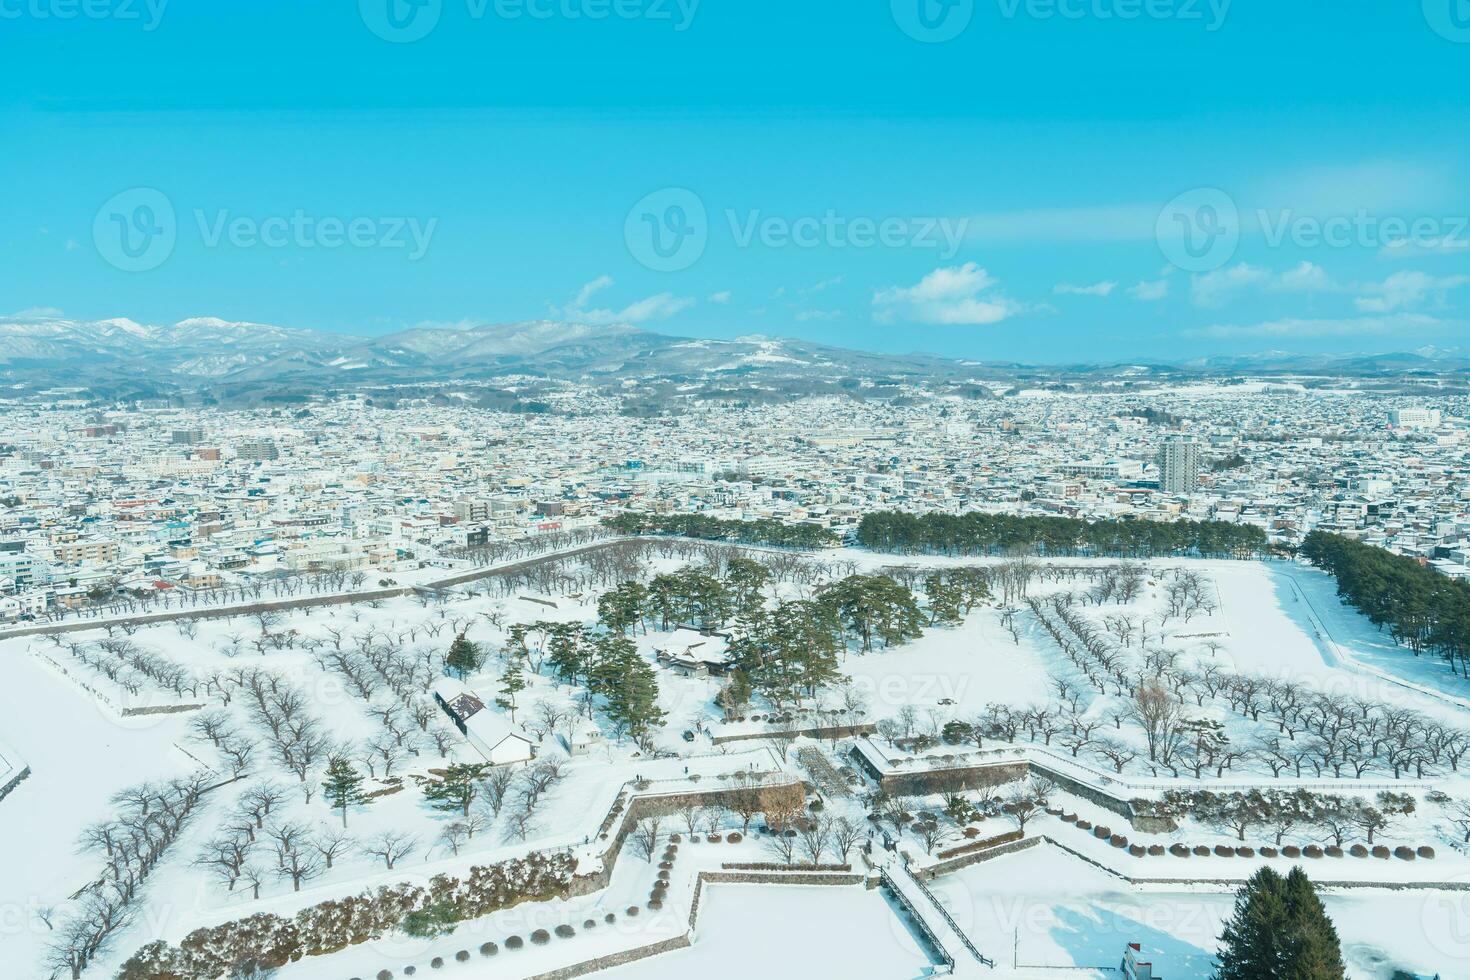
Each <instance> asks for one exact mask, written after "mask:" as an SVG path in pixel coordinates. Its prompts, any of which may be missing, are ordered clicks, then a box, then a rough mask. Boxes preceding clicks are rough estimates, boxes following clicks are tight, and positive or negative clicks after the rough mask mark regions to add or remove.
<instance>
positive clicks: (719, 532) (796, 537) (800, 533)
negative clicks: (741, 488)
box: [602, 511, 841, 548]
mask: <svg viewBox="0 0 1470 980" xmlns="http://www.w3.org/2000/svg"><path fill="white" fill-rule="evenodd" d="M602 524H603V526H604V527H607V528H610V529H612V530H614V531H617V532H619V533H621V534H674V535H678V536H680V537H685V538H700V539H702V540H706V541H735V542H738V543H740V544H758V545H771V546H774V547H778V548H830V547H833V546H835V545H837V544H840V543H841V541H840V540H839V538H838V537H837V535H836V534H835V533H833V532H832V531H831V530H830V529H828V528H825V527H821V526H820V525H817V524H786V523H784V522H782V521H778V520H775V519H773V518H769V517H763V518H760V519H758V520H754V521H732V520H724V519H722V518H718V517H709V516H708V515H705V514H648V513H634V512H632V511H629V512H626V513H622V514H616V515H614V516H612V517H606V518H604V519H603V521H602Z"/></svg>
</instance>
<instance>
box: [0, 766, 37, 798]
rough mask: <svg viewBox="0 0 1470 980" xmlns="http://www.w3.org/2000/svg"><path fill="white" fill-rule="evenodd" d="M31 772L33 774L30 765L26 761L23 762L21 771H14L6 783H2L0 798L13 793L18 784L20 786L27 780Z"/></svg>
mask: <svg viewBox="0 0 1470 980" xmlns="http://www.w3.org/2000/svg"><path fill="white" fill-rule="evenodd" d="M30 774H31V767H30V766H28V765H25V764H24V763H22V764H21V769H20V772H18V773H14V774H13V775H11V777H10V778H9V779H7V780H6V781H5V783H4V785H0V800H3V799H5V797H7V796H9V795H10V794H11V792H12V791H13V790H14V789H15V788H16V787H17V786H19V785H20V784H21V783H23V782H24V781H25V779H26V777H27V776H29V775H30Z"/></svg>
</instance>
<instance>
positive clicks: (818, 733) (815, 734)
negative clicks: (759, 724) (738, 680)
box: [712, 722, 878, 745]
mask: <svg viewBox="0 0 1470 980" xmlns="http://www.w3.org/2000/svg"><path fill="white" fill-rule="evenodd" d="M877 730H878V726H877V725H874V724H871V723H869V722H863V723H862V724H860V725H831V726H828V727H826V728H820V727H818V728H793V729H781V728H773V729H771V730H769V731H763V732H749V733H746V734H743V735H717V736H716V737H715V738H714V739H712V741H713V742H714V744H715V745H720V744H722V743H724V742H745V741H749V740H750V739H753V738H777V737H780V736H782V735H784V736H787V737H789V738H796V737H798V736H805V737H807V738H814V739H817V740H818V741H822V740H828V741H830V740H835V739H840V738H853V737H856V736H860V735H872V734H873V733H874V732H876V731H877Z"/></svg>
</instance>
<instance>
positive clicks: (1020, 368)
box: [0, 316, 1470, 394]
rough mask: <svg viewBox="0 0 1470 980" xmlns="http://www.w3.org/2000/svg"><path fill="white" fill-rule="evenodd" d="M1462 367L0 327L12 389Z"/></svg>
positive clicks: (1452, 359) (481, 328) (1409, 361)
mask: <svg viewBox="0 0 1470 980" xmlns="http://www.w3.org/2000/svg"><path fill="white" fill-rule="evenodd" d="M1467 371H1470V356H1467V354H1466V353H1465V352H1463V351H1458V350H1442V349H1423V350H1419V351H1414V352H1405V353H1388V354H1336V355H1300V354H1292V353H1287V352H1276V351H1272V352H1265V353H1261V354H1254V355H1243V356H1230V357H1211V358H1205V359H1200V360H1194V361H1186V362H1180V363H1167V362H1156V363H1147V362H1128V363H1119V364H1073V365H1050V366H1036V365H1023V364H1016V363H1010V362H980V361H974V360H957V359H950V358H943V357H938V356H934V355H928V354H908V355H895V354H877V353H871V352H865V351H858V350H850V349H846V348H840V347H830V346H825V345H822V344H815V343H810V342H807V341H802V340H791V339H781V338H769V337H743V338H739V339H736V340H696V339H691V338H687V337H677V336H670V335H666V334H660V333H654V332H651V331H647V330H642V329H639V328H637V327H633V326H629V325H626V324H613V325H592V324H585V323H565V322H557V321H549V320H540V321H531V322H525V323H495V324H483V325H474V326H464V327H418V328H413V329H409V330H403V331H400V332H398V333H393V334H388V335H386V336H382V337H356V336H349V335H343V334H334V333H326V332H321V331H313V330H299V329H290V328H285V327H277V326H272V325H269V324H262V323H248V322H243V323H242V322H231V321H226V320H221V319H218V318H214V317H194V318H191V319H188V320H181V321H180V322H178V323H175V324H171V325H166V326H156V325H147V324H140V323H137V322H135V321H133V320H129V319H125V318H117V319H109V320H97V321H77V320H69V319H64V318H61V317H47V316H37V317H29V318H20V317H9V318H0V379H5V380H7V381H9V382H10V383H11V384H12V386H14V385H16V384H20V385H21V386H22V387H39V386H45V385H52V386H56V385H67V386H77V387H85V388H88V389H89V390H92V391H95V392H107V391H110V392H112V393H114V394H116V393H118V392H122V391H132V390H137V391H139V392H146V391H149V390H154V391H160V392H162V391H169V390H203V389H209V388H218V387H224V388H230V389H235V390H240V389H242V388H246V389H248V388H252V387H255V386H264V387H266V388H271V387H276V386H287V387H294V386H297V385H299V384H301V383H303V382H309V383H310V384H311V385H312V386H313V387H314V388H316V389H318V390H320V389H321V388H324V387H332V388H350V387H357V386H363V385H389V384H413V383H423V382H434V381H456V380H463V381H468V380H487V379H494V378H497V377H508V376H512V375H516V376H526V375H529V376H533V377H541V378H548V379H578V380H583V381H591V382H594V383H595V382H598V381H606V382H609V383H617V382H621V381H623V380H628V379H667V380H673V381H679V380H694V381H700V382H703V383H712V384H722V385H747V386H748V385H753V384H759V383H766V382H782V383H783V387H785V388H787V389H788V390H789V389H790V386H791V385H792V384H793V383H799V382H813V383H816V382H833V381H838V380H841V379H854V378H858V379H874V380H892V381H926V382H943V383H955V384H961V383H963V382H965V381H992V382H1004V381H1007V380H1018V381H1027V380H1030V381H1034V380H1036V379H1042V378H1044V379H1053V380H1055V379H1070V380H1074V381H1077V382H1080V383H1083V384H1084V385H1086V384H1100V383H1106V382H1120V381H1132V382H1135V383H1147V382H1148V381H1150V380H1155V381H1165V380H1178V379H1183V378H1189V377H1228V376H1231V375H1238V374H1251V375H1257V376H1260V375H1270V374H1293V373H1296V374H1300V373H1323V374H1330V375H1336V376H1359V377H1372V376H1394V377H1412V376H1414V375H1416V374H1420V373H1426V374H1452V373H1464V372H1467Z"/></svg>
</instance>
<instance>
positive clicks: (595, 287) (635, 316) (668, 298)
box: [553, 276, 694, 324]
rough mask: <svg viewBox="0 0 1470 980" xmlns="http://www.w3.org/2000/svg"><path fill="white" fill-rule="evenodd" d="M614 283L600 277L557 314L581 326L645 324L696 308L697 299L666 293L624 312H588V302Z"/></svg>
mask: <svg viewBox="0 0 1470 980" xmlns="http://www.w3.org/2000/svg"><path fill="white" fill-rule="evenodd" d="M613 282H614V280H613V277H612V276H598V277H597V278H596V279H593V280H592V281H591V282H589V283H587V284H586V285H584V286H583V287H582V288H581V289H579V290H577V295H576V297H574V298H573V300H572V302H571V303H569V304H568V305H567V306H565V307H563V308H561V309H560V310H557V312H558V313H559V314H560V315H561V316H564V317H567V318H568V319H571V320H578V321H580V322H582V323H595V324H605V323H646V322H648V321H649V320H667V319H668V318H669V317H671V316H673V315H674V314H676V313H680V312H683V311H684V310H687V309H689V307H691V306H693V305H694V300H693V299H691V298H690V297H687V296H675V295H674V294H673V293H668V292H664V293H655V294H654V295H652V296H647V297H644V298H643V299H640V300H636V301H634V302H632V303H629V304H628V305H627V306H625V307H623V308H622V309H609V308H595V309H588V307H587V303H588V301H589V300H591V299H592V297H593V296H594V295H595V294H597V293H599V292H601V291H603V290H604V289H607V288H608V287H609V286H611V285H613ZM553 309H555V307H553Z"/></svg>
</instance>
